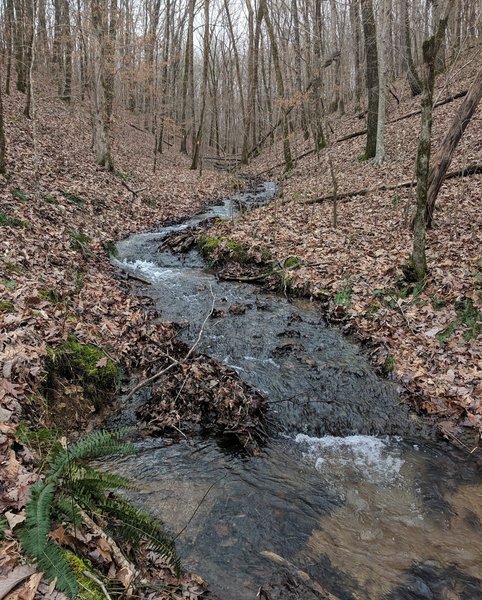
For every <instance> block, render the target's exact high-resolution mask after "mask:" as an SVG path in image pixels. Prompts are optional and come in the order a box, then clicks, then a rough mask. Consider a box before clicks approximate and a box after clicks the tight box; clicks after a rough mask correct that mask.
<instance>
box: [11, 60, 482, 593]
mask: <svg viewBox="0 0 482 600" xmlns="http://www.w3.org/2000/svg"><path fill="white" fill-rule="evenodd" d="M469 70H470V64H469V65H468V67H467V71H469ZM469 81H470V73H469V72H467V73H464V72H462V73H457V76H456V77H455V76H453V74H452V75H451V76H448V77H446V78H444V80H443V81H442V80H441V81H440V83H439V85H440V88H439V90H438V94H439V96H440V98H443V97H445V96H448V95H451V94H453V93H456V92H458V91H460V90H461V89H466V87H467V84H468V82H469ZM397 94H398V95H399V97H401V98H402V101H401V103H400V105H399V106H397V105H395V104H394V102H395V101H392V102H391V104H390V106H389V117H390V118H393V117H395V116H398V115H401V114H404V113H405V112H409V111H410V110H416V109H417V108H418V102H419V101H418V100H417V99H415V100H411V99H409V98H408V93H407V90H406V88H403V89H402V86H400V89H397ZM23 103H24V97H23V96H22V95H21V94H18V93H17V92H15V93H12V94H11V95H10V96H8V97H5V98H4V113H5V121H6V135H7V144H8V150H7V152H8V176H7V177H5V178H2V179H1V181H0V230H1V234H2V235H1V239H0V248H1V255H0V286H1V301H0V350H1V362H2V374H1V376H0V449H1V452H2V456H3V457H4V458H3V459H2V460H1V461H0V478H1V480H2V487H1V488H0V512H1V513H6V514H7V518H8V520H9V527H11V528H13V527H15V525H16V524H17V523H18V522H19V516H20V520H21V519H22V509H23V507H24V506H25V502H26V499H27V495H28V489H29V486H30V485H31V484H32V483H33V482H34V481H36V480H37V479H38V477H39V475H38V472H36V470H35V469H34V468H33V458H32V455H31V454H30V452H29V450H27V448H26V447H25V446H22V445H21V444H19V443H18V442H16V431H17V428H18V425H19V422H20V421H21V420H22V419H24V420H27V421H28V422H29V423H31V424H44V425H45V424H46V425H50V426H52V425H55V426H57V427H58V428H59V429H61V430H66V429H68V430H69V431H70V432H75V430H77V431H86V430H89V428H91V427H92V424H93V423H95V422H97V423H98V420H97V421H95V412H96V407H95V406H94V402H93V400H92V398H89V397H88V396H87V395H86V393H85V389H84V388H83V386H82V385H81V384H80V382H79V381H68V379H66V378H65V377H64V378H57V380H56V381H55V383H54V384H52V386H51V389H50V390H46V382H47V383H49V382H51V379H50V375H49V369H50V366H49V365H50V364H51V362H52V349H56V348H59V347H62V345H63V344H66V343H68V342H69V340H71V339H72V338H74V339H75V340H77V341H79V342H81V343H85V344H87V343H88V344H92V345H93V346H96V347H99V348H100V349H102V351H103V352H105V353H106V354H105V355H104V354H103V355H102V357H103V358H101V359H100V360H99V361H97V362H98V364H97V365H96V366H97V367H98V368H100V369H102V368H104V367H105V366H106V365H107V361H108V360H110V359H113V360H114V362H116V363H119V364H122V365H123V368H124V369H125V371H126V372H127V373H132V372H136V373H138V374H139V376H140V377H146V376H150V375H152V374H153V373H156V372H157V371H158V370H159V369H160V368H162V367H163V366H165V353H168V354H169V353H171V352H172V353H173V355H174V356H179V353H182V352H185V348H182V347H181V346H179V345H177V344H178V343H177V341H176V328H175V327H174V326H173V325H172V324H170V323H162V322H161V321H160V320H156V319H154V317H155V316H156V314H155V312H154V310H153V309H152V307H151V306H149V305H148V304H146V302H145V299H140V298H137V297H135V296H133V295H132V294H130V293H129V290H130V285H129V284H128V283H127V282H126V280H125V279H123V277H122V276H121V275H120V274H119V272H118V270H117V269H115V268H114V267H113V266H112V265H111V263H110V256H109V254H110V252H111V251H112V248H113V246H112V242H114V241H115V240H118V239H121V238H123V237H125V236H126V235H128V234H129V233H131V232H138V231H142V230H149V229H153V228H155V227H156V226H157V225H159V224H161V223H162V224H165V223H167V222H170V221H177V220H180V219H182V218H183V217H186V216H188V215H191V214H193V213H195V212H197V211H199V210H200V209H201V208H202V207H203V205H205V203H206V202H207V201H209V200H213V199H215V198H217V197H220V196H223V195H226V194H228V193H231V192H232V190H233V188H234V186H235V185H237V183H238V179H237V178H236V177H234V176H232V175H226V174H220V173H214V172H212V171H208V170H205V171H204V172H203V173H202V175H200V174H199V173H198V172H193V171H190V170H189V162H188V160H187V159H186V158H185V157H183V156H181V155H180V154H178V153H177V152H175V151H173V150H169V151H168V152H166V153H165V154H163V155H162V156H158V159H157V169H156V170H157V172H156V173H153V137H152V135H150V134H148V133H145V132H142V131H139V130H138V129H136V128H134V127H132V126H131V125H130V124H129V123H132V124H134V125H136V127H139V126H140V123H139V122H137V121H135V118H134V117H133V116H132V115H123V116H122V117H123V118H120V117H119V118H118V121H117V122H116V123H115V127H114V148H113V156H114V161H115V165H116V169H117V170H116V171H115V172H114V173H108V172H105V171H103V170H101V169H98V168H96V167H95V164H94V161H93V156H92V153H91V150H90V138H91V133H90V120H89V117H88V113H87V112H85V111H83V110H79V109H78V107H77V106H76V107H75V108H74V107H69V106H68V105H66V104H63V103H61V102H60V101H57V100H54V99H52V92H51V89H50V88H49V87H48V86H45V87H42V86H41V85H40V86H39V87H38V91H37V131H36V149H35V148H34V144H33V141H32V140H33V138H32V122H31V121H28V120H27V119H25V117H24V116H23V114H22V113H23ZM457 106H458V103H457V102H454V103H451V104H447V105H445V106H444V107H442V108H440V109H437V111H436V113H435V121H434V140H435V143H437V141H438V140H440V139H441V137H442V135H443V133H444V131H445V130H446V129H447V127H448V123H449V122H450V119H451V118H452V116H453V114H454V113H455V111H456V109H457ZM330 123H331V125H332V127H333V130H334V131H333V133H332V136H331V137H332V138H333V139H334V138H335V137H341V136H343V135H346V134H348V133H351V132H352V131H356V130H358V129H361V128H363V125H362V123H363V121H360V120H359V119H358V118H357V117H356V116H353V115H351V116H345V117H343V118H340V119H336V118H334V117H333V118H330ZM418 125H419V120H418V118H417V117H414V118H412V119H408V120H405V121H402V122H400V123H398V124H395V125H388V127H387V154H388V160H387V162H386V163H384V164H383V165H381V166H375V165H373V164H372V163H371V162H369V161H368V162H360V161H359V160H358V156H359V155H360V154H362V152H363V149H364V136H361V137H358V138H354V139H352V140H350V141H347V142H343V143H340V144H336V143H335V144H333V145H332V146H331V147H330V148H329V149H328V150H323V151H322V152H320V154H319V155H312V156H310V157H307V158H305V159H303V160H300V161H299V162H298V163H297V164H296V166H295V168H294V170H293V171H292V172H291V173H290V174H289V175H287V176H285V175H284V174H283V173H282V169H280V168H278V169H274V170H271V169H270V168H271V166H273V165H276V164H278V163H279V162H280V161H281V160H282V158H281V147H280V144H279V143H276V144H275V145H273V146H272V147H270V148H269V149H268V150H266V151H265V152H263V154H262V155H261V156H260V157H259V158H258V159H256V160H255V161H254V162H253V164H252V165H251V167H250V169H249V172H250V174H251V175H259V174H260V173H262V177H263V178H265V179H268V178H273V177H276V178H278V179H279V181H280V182H281V185H282V195H281V197H280V198H279V199H278V201H276V202H275V203H274V204H273V205H272V206H269V207H265V208H261V209H258V210H256V212H254V213H250V214H246V215H243V216H241V217H239V218H237V219H236V220H235V221H234V222H223V223H218V224H216V225H215V226H214V228H213V230H212V231H213V235H218V236H226V238H229V239H231V240H232V239H234V240H237V241H239V242H240V243H242V244H243V245H246V247H248V248H249V251H250V253H251V255H252V256H257V255H260V254H261V250H263V249H265V248H268V249H269V250H270V251H271V253H272V256H273V258H274V259H275V260H276V261H277V262H278V263H279V264H280V265H281V267H282V269H284V268H285V267H286V268H285V269H284V270H286V271H287V272H288V271H289V273H287V274H288V275H289V281H288V278H287V280H286V283H287V284H289V289H290V291H291V292H292V293H303V294H308V295H311V296H313V297H316V298H320V299H323V300H324V301H325V303H326V304H327V307H328V315H329V316H330V315H331V317H332V318H334V319H337V320H339V321H340V322H341V323H342V325H341V326H342V327H343V328H344V329H345V330H346V331H348V332H350V333H351V334H354V335H356V336H357V337H358V338H359V339H361V340H363V341H367V342H370V348H371V350H370V352H371V358H372V360H373V361H374V363H375V364H377V365H379V366H380V368H382V370H383V371H384V372H385V373H386V374H389V376H390V377H392V378H394V379H395V380H396V381H398V382H399V383H400V384H401V385H402V386H403V387H404V388H405V389H406V390H407V392H408V393H409V394H410V396H411V397H412V398H416V399H417V404H418V406H419V407H420V408H421V409H423V410H424V411H425V412H428V413H431V414H436V415H437V416H438V417H439V424H440V425H441V428H442V429H443V431H444V433H445V434H446V435H447V436H449V437H451V438H454V437H455V438H458V437H460V428H464V429H469V428H470V431H476V430H477V428H478V427H480V426H481V422H482V408H481V397H482V363H481V360H482V359H481V352H480V350H481V345H480V339H481V327H482V324H481V318H482V317H481V312H480V311H481V305H482V297H481V282H482V254H481V247H482V245H481V241H482V239H481V236H482V234H481V231H482V227H481V225H482V222H481V219H482V216H481V211H480V199H481V190H482V176H473V177H467V178H461V179H455V180H451V181H450V182H447V184H446V185H445V186H444V187H443V189H442V192H441V195H440V198H439V210H437V212H436V217H435V223H434V229H433V230H431V231H430V233H429V239H428V257H429V265H430V275H429V278H428V280H427V281H426V282H425V284H424V286H422V287H420V286H419V287H415V288H414V286H413V285H410V284H409V283H407V282H406V281H405V280H404V267H405V265H406V264H407V262H408V257H409V255H410V251H411V234H410V230H409V227H408V223H409V221H410V215H411V211H412V209H413V203H414V194H413V190H407V189H400V190H399V191H394V192H389V193H387V192H373V193H369V194H367V195H364V196H357V197H354V198H353V199H350V200H349V201H346V202H345V201H340V202H339V203H338V225H337V227H336V228H335V227H333V226H332V210H333V206H332V203H331V202H322V203H314V204H309V201H310V200H312V199H314V198H318V197H321V196H323V195H325V194H330V193H332V180H331V177H330V173H329V169H328V167H327V156H328V152H329V153H330V156H331V158H332V162H333V165H334V171H335V175H336V178H337V181H338V188H339V189H338V193H340V194H341V193H343V192H344V191H352V190H356V189H361V188H366V187H369V188H372V187H376V186H377V185H379V184H392V183H393V184H396V183H398V182H400V181H402V180H403V181H405V180H407V179H408V180H409V179H412V178H413V168H414V157H415V152H416V142H417V137H418ZM141 128H142V127H141ZM481 131H482V114H481V111H480V109H479V111H478V113H477V114H476V116H475V117H474V119H473V121H472V123H471V124H470V126H469V128H468V130H467V132H466V134H465V137H464V139H463V141H462V143H461V145H460V147H459V149H458V153H457V158H456V160H455V162H454V165H453V168H454V169H456V168H459V167H462V166H466V165H471V164H474V163H480V162H481V158H482V145H481ZM295 147H296V150H295ZM308 148H309V142H307V143H304V142H303V141H302V140H295V139H293V150H294V154H295V155H296V154H297V153H300V154H301V153H302V152H303V151H304V150H305V149H308ZM36 163H37V164H36ZM267 169H270V171H269V172H268V173H263V172H265V171H266V170H267ZM36 173H37V174H38V175H37V176H36ZM125 185H127V186H128V187H129V188H130V189H133V190H139V189H142V191H141V192H139V193H138V194H136V195H133V194H132V193H131V192H130V191H129V190H128V189H127V188H126V187H125ZM221 245H222V244H221ZM294 256H296V257H297V258H298V259H299V264H293V263H291V264H292V267H291V266H290V268H289V269H288V266H287V263H286V259H287V258H288V257H294ZM160 349H161V351H162V352H161V353H160V352H159V350H160ZM162 353H164V354H162ZM163 357H164V358H163ZM206 364H207V363H206ZM192 365H193V373H194V376H193V377H194V379H196V378H197V379H198V380H202V379H203V378H205V373H206V369H207V370H208V371H209V368H211V367H209V365H208V366H206V365H204V366H203V367H202V368H200V367H199V365H198V362H197V361H196V359H194V360H193V361H192ZM183 368H185V367H183ZM213 368H214V367H213ZM183 377H184V375H183ZM223 377H224V380H223V381H224V383H223V385H224V386H225V388H226V389H229V386H230V385H234V376H233V375H232V374H229V373H224V374H223ZM236 389H237V393H238V395H239V398H238V400H239V402H240V403H242V402H243V401H248V400H249V399H250V398H251V396H250V393H249V390H248V389H242V390H239V388H236ZM196 390H199V387H196V386H195V385H194V386H193V394H195V393H196ZM46 395H47V396H49V397H48V399H46V398H45V396H46ZM469 449H470V448H469ZM89 544H90V547H91V551H92V555H93V556H99V555H101V556H102V557H103V560H104V563H105V564H104V570H109V569H110V571H111V575H112V574H113V575H115V574H116V572H117V570H118V567H116V565H115V557H114V556H113V555H112V554H109V551H108V549H106V548H104V547H103V544H102V543H101V540H100V538H98V537H96V536H92V538H91V539H90V541H89ZM0 556H1V558H0V571H1V572H3V573H5V572H8V571H9V570H10V571H11V569H12V568H13V567H14V566H15V565H16V564H17V563H18V561H19V559H20V555H19V548H18V545H17V542H16V541H15V539H13V538H12V537H8V536H7V538H6V539H5V540H3V541H0ZM109 561H110V562H109ZM161 572H162V574H163V577H164V578H165V581H171V590H173V589H174V590H178V591H179V593H180V594H183V595H184V596H185V597H189V598H191V599H196V598H198V597H201V596H203V597H204V594H205V587H206V586H205V584H204V582H203V581H202V580H201V579H200V578H196V576H191V575H189V574H186V575H185V576H184V577H183V578H182V579H181V580H180V582H176V581H174V579H173V578H172V577H170V575H169V573H168V571H167V570H165V569H162V568H161ZM150 573H151V572H150ZM151 574H152V573H151ZM32 577H33V576H32ZM32 577H30V578H29V579H26V583H25V586H27V590H25V589H23V588H22V587H20V589H19V590H17V592H15V594H17V595H15V596H12V599H13V597H15V598H18V597H20V596H18V594H19V593H22V589H23V591H24V592H26V591H28V589H30V591H31V588H28V586H32V585H33V584H32V581H33V582H34V583H35V581H36V584H37V586H38V587H36V588H35V590H36V592H35V590H34V593H36V594H37V597H41V596H42V594H43V595H44V596H45V595H46V596H48V597H54V595H55V593H52V591H51V590H49V587H48V586H47V585H46V584H44V583H40V584H39V580H34V579H32ZM28 597H32V596H28ZM58 597H59V598H61V597H62V595H61V594H59V595H58ZM146 597H147V596H146ZM156 597H159V598H161V597H163V596H162V594H161V595H158V596H156Z"/></svg>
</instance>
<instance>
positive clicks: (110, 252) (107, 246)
mask: <svg viewBox="0 0 482 600" xmlns="http://www.w3.org/2000/svg"><path fill="white" fill-rule="evenodd" d="M102 246H103V247H104V250H105V251H106V253H107V256H112V257H113V258H117V257H118V256H119V250H117V246H116V245H115V242H104V243H103V244H102Z"/></svg>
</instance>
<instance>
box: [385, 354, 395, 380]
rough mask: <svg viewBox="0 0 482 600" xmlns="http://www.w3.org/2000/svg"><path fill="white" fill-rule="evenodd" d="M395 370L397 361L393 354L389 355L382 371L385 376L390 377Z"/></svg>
mask: <svg viewBox="0 0 482 600" xmlns="http://www.w3.org/2000/svg"><path fill="white" fill-rule="evenodd" d="M394 368H395V359H394V357H393V354H387V357H386V358H385V362H384V363H383V367H382V371H383V373H384V374H385V375H390V373H392V372H393V370H394Z"/></svg>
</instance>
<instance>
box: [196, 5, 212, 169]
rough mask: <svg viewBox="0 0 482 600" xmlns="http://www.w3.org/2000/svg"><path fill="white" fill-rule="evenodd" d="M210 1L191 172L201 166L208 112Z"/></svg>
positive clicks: (205, 21) (205, 27)
mask: <svg viewBox="0 0 482 600" xmlns="http://www.w3.org/2000/svg"><path fill="white" fill-rule="evenodd" d="M209 41H210V33H209V0H204V42H203V81H202V91H201V111H200V114H199V125H198V130H197V134H196V139H195V143H194V148H193V156H192V163H191V170H192V171H195V170H196V169H197V168H198V166H199V164H200V163H199V161H200V156H201V144H202V140H203V128H204V115H205V112H206V100H207V91H208V74H209V70H208V69H209Z"/></svg>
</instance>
